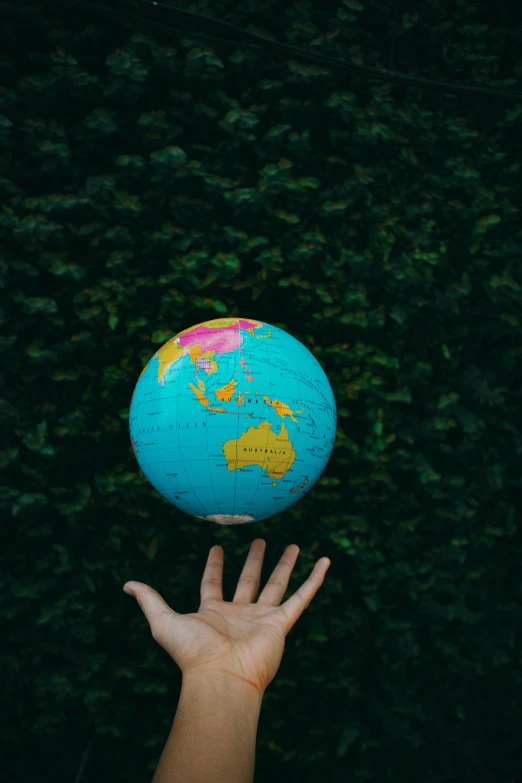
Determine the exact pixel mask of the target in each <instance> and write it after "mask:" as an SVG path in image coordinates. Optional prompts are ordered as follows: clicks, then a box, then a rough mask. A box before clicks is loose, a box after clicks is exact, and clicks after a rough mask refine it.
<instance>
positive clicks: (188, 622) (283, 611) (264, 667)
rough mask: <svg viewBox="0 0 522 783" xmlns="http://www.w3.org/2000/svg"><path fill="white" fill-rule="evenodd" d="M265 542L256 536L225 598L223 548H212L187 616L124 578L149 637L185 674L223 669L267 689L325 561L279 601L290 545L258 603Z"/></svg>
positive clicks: (291, 558) (293, 548) (293, 553)
mask: <svg viewBox="0 0 522 783" xmlns="http://www.w3.org/2000/svg"><path fill="white" fill-rule="evenodd" d="M265 548H266V542H265V541H264V540H263V539H262V538H258V539H256V540H255V541H254V542H253V543H252V545H251V547H250V552H249V554H248V557H247V559H246V562H245V565H244V567H243V571H242V572H241V576H240V578H239V582H238V585H237V588H236V592H235V594H234V598H233V599H232V601H231V602H230V601H224V600H223V561H224V552H223V548H222V547H221V546H213V547H212V548H211V550H210V553H209V556H208V559H207V564H206V567H205V571H204V573H203V579H202V581H201V591H200V596H201V603H200V606H199V609H198V611H197V612H195V613H191V614H178V613H177V612H175V611H174V610H173V609H171V608H170V606H168V604H167V603H166V602H165V601H164V600H163V598H162V597H161V596H160V595H159V593H157V592H156V590H154V589H153V588H152V587H149V586H148V585H146V584H144V583H143V582H127V583H126V584H125V585H124V588H123V589H124V590H125V592H128V593H129V594H130V595H133V596H134V597H135V598H136V600H137V601H138V603H139V605H140V606H141V609H142V610H143V613H144V615H145V617H146V618H147V621H148V623H149V626H150V629H151V633H152V637H153V639H154V640H155V641H156V642H158V644H160V645H161V647H163V649H164V650H166V651H167V652H168V654H169V655H170V656H171V658H172V659H173V660H174V661H175V662H176V663H177V664H178V666H179V667H180V669H181V671H182V674H183V675H184V676H185V675H193V674H205V673H207V672H216V671H218V672H225V673H227V674H230V675H232V676H234V677H238V678H239V679H241V680H244V681H245V682H248V683H250V684H251V685H253V686H254V687H255V688H257V690H258V691H260V692H264V690H265V689H266V688H267V686H268V685H269V684H270V683H271V682H272V680H273V679H274V677H275V675H276V672H277V670H278V668H279V664H280V663H281V659H282V657H283V651H284V646H285V637H286V635H287V634H288V632H289V631H290V629H291V628H292V627H293V626H294V625H295V623H296V622H297V620H298V619H299V617H300V616H301V614H302V613H303V612H304V610H305V609H306V608H307V606H308V605H309V604H310V602H311V601H312V599H313V597H314V595H315V594H316V593H317V591H318V590H319V588H320V586H321V585H322V583H323V581H324V576H325V574H326V571H327V570H328V568H329V566H330V560H329V559H328V558H327V557H322V558H321V559H320V560H318V561H317V563H316V564H315V566H314V569H313V571H312V573H311V574H310V576H309V577H308V579H307V580H306V581H305V582H304V583H303V584H302V585H301V587H300V588H299V589H298V590H297V591H296V592H295V593H294V594H293V595H292V596H291V597H290V598H289V599H288V600H287V601H285V603H284V604H282V605H281V606H280V603H281V600H282V599H283V596H284V594H285V592H286V589H287V587H288V582H289V579H290V574H291V573H292V570H293V568H294V565H295V563H296V560H297V556H298V554H299V547H298V546H297V544H290V546H288V547H287V548H286V549H285V551H284V553H283V556H282V557H281V560H280V561H279V563H278V565H277V566H276V568H275V569H274V572H273V573H272V576H271V577H270V579H269V580H268V582H267V584H266V586H265V588H264V590H263V591H262V593H261V595H260V596H259V598H258V600H257V602H256V603H253V602H254V601H255V597H256V595H257V591H258V590H259V585H260V582H261V567H262V564H263V557H264V554H265Z"/></svg>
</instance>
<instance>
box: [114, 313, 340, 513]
mask: <svg viewBox="0 0 522 783" xmlns="http://www.w3.org/2000/svg"><path fill="white" fill-rule="evenodd" d="M336 423H337V411H336V407H335V399H334V395H333V392H332V388H331V386H330V384H329V382H328V378H327V377H326V375H325V373H324V371H323V369H322V367H321V365H320V364H319V362H318V361H317V359H316V358H315V357H314V356H313V355H312V354H311V353H310V351H309V350H308V349H307V348H306V347H305V346H304V345H303V344H302V343H300V342H299V341H298V340H296V339H295V338H294V337H292V336H291V335H289V334H287V333H286V332H284V331H282V330H281V329H278V328H277V327H275V326H271V325H270V324H267V323H263V321H257V320H254V319H251V318H218V319H216V320H213V321H205V322H204V323H201V324H197V326H192V327H191V328H190V329H185V330H184V331H182V332H179V334H177V335H176V336H175V337H172V338H171V339H170V340H168V341H167V342H166V343H165V345H163V346H162V347H161V348H160V349H159V351H156V353H155V354H154V356H153V357H152V358H151V360H150V361H149V362H148V364H147V365H146V367H145V368H144V369H143V371H142V373H141V375H140V377H139V379H138V382H137V384H136V387H135V389H134V392H133V395H132V400H131V406H130V417H129V424H130V435H131V443H132V448H133V451H134V455H135V457H136V459H137V461H138V464H139V466H140V468H141V470H142V471H143V473H144V474H145V476H146V477H147V479H148V480H149V481H150V483H151V484H152V485H153V486H154V487H155V488H156V489H157V490H158V492H159V493H160V494H161V495H163V497H164V498H166V499H167V500H168V501H169V502H170V503H172V504H173V505H174V506H176V507H177V508H179V509H181V510H182V511H184V512H186V513H187V514H191V515H192V516H194V517H196V518H197V519H204V520H209V521H211V522H217V523H218V524H221V525H236V524H241V523H249V522H257V521H259V520H261V519H266V518H267V517H270V516H272V515H273V514H277V513H279V512H280V511H284V509H286V508H288V506H290V505H292V503H295V502H296V501H297V500H299V498H301V497H303V495H304V494H305V493H306V492H308V491H309V490H310V489H311V487H313V485H314V484H315V482H316V481H317V479H318V478H319V477H320V475H321V473H322V472H323V471H324V469H325V467H326V464H327V462H328V460H329V458H330V455H331V453H332V449H333V445H334V440H335V431H336Z"/></svg>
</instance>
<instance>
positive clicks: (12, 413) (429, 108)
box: [0, 0, 522, 783]
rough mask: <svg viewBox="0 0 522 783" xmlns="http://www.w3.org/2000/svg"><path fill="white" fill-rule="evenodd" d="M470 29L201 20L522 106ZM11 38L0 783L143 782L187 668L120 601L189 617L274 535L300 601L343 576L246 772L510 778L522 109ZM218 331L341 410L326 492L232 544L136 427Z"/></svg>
mask: <svg viewBox="0 0 522 783" xmlns="http://www.w3.org/2000/svg"><path fill="white" fill-rule="evenodd" d="M477 5H479V4H477ZM486 5H488V6H490V8H488V9H487V10H484V4H481V8H480V9H479V8H477V6H474V5H472V4H471V2H468V0H458V1H457V2H454V3H451V4H450V3H447V4H443V3H441V2H437V1H436V0H431V1H430V2H426V3H424V4H420V5H413V4H411V3H410V4H406V3H391V2H379V1H378V0H364V2H358V1H357V0H345V1H344V2H341V3H339V4H337V5H335V4H327V3H325V4H322V3H315V4H314V5H312V3H311V2H310V0H301V2H295V3H287V4H281V3H276V2H275V0H270V1H269V0H265V2H264V3H254V2H253V0H247V1H246V2H243V3H240V4H235V3H230V2H224V1H223V0H212V2H204V1H203V0H200V2H199V3H198V5H197V9H199V10H201V11H204V12H205V13H206V14H208V15H213V16H215V17H216V18H224V19H225V20H228V21H230V22H233V23H234V24H237V25H239V26H241V27H243V28H245V29H248V30H251V31H252V32H260V33H261V34H263V35H265V36H267V37H271V38H273V39H277V40H280V41H283V42H289V43H292V44H293V45H296V46H302V47H306V48H309V49H310V50H312V51H321V52H323V53H325V54H330V55H332V56H335V57H339V58H344V59H350V58H352V59H353V58H355V59H357V58H359V59H360V60H362V61H364V62H365V63H367V64H369V65H372V66H375V67H385V68H394V69H396V70H400V71H403V72H411V73H413V74H416V75H422V76H424V77H432V78H436V79H441V80H444V79H447V80H455V81H461V82H465V83H469V84H473V83H475V84H482V85H484V86H488V87H490V88H494V87H499V88H500V87H512V88H513V89H517V87H518V89H520V88H521V84H520V82H521V77H522V67H521V66H520V50H521V46H522V25H521V22H520V13H519V12H518V13H519V16H518V17H517V16H516V14H517V11H516V9H515V10H513V9H512V8H510V9H509V11H508V10H507V7H506V9H505V10H504V11H503V10H502V4H499V3H495V4H493V3H490V4H486ZM499 6H500V7H499ZM190 7H191V9H192V10H197V9H196V7H193V6H190ZM0 16H1V20H0V21H1V24H0V29H1V30H2V33H1V37H2V54H1V55H0V70H1V72H2V75H3V79H2V84H3V87H2V88H1V89H0V149H1V159H0V167H1V168H0V199H1V210H0V281H1V286H2V292H3V296H2V305H1V310H0V316H1V320H2V325H3V329H2V334H1V335H0V348H1V350H2V369H1V379H2V388H1V394H0V396H1V399H0V418H1V422H2V444H1V451H0V459H1V466H2V486H1V487H0V502H1V509H2V520H3V524H2V528H1V530H2V532H1V536H2V553H3V554H2V568H1V574H2V576H1V586H2V598H1V616H2V626H3V629H4V638H5V640H6V644H4V646H3V648H2V653H1V662H2V683H3V688H2V701H3V708H4V713H8V714H9V718H8V719H7V720H4V722H3V727H2V728H3V731H2V739H1V741H2V743H3V749H2V756H3V757H4V759H5V760H6V764H7V770H6V772H5V773H4V776H3V779H5V780H6V781H9V783H18V781H24V782H25V781H28V780H36V779H37V780H39V781H71V783H72V781H73V780H75V777H76V776H77V774H78V771H79V770H82V769H83V772H82V773H81V783H90V781H96V783H105V781H107V782H108V781H111V783H112V781H114V780H118V781H148V780H150V779H151V778H152V771H153V769H154V768H155V766H156V764H157V761H158V759H159V755H160V753H161V750H162V748H163V745H164V743H165V741H166V738H167V736H168V732H169V728H170V724H171V722H172V719H173V716H174V712H175V708H176V704H177V698H178V696H179V688H180V676H179V672H178V671H177V668H176V666H175V664H174V663H173V662H172V661H171V660H170V658H168V656H167V655H166V653H164V651H163V650H162V649H161V648H159V647H158V645H156V644H155V642H154V641H153V640H152V638H151V635H150V632H149V631H148V626H147V624H146V620H145V618H144V617H143V615H142V613H141V611H140V610H139V607H138V605H137V604H136V602H135V601H133V600H132V599H129V598H128V597H127V596H126V595H125V594H124V593H123V592H122V586H123V584H124V583H125V581H127V580H129V579H137V580H140V581H144V582H146V583H148V584H150V585H152V586H153V587H155V588H156V589H157V590H158V591H159V592H160V593H161V594H162V595H163V596H164V598H165V599H166V600H167V602H168V603H170V605H171V606H172V607H173V608H175V609H176V610H178V611H182V612H190V611H195V610H196V609H197V606H198V602H199V583H200V579H201V575H202V571H203V567H204V563H205V560H206V557H207V555H208V550H209V548H210V547H211V546H212V545H213V544H215V543H220V544H222V545H223V546H224V549H225V572H226V573H225V598H227V597H231V595H232V594H233V589H234V584H235V581H236V580H237V577H238V575H239V573H240V570H241V568H242V565H243V560H244V557H245V554H246V552H247V550H248V548H249V546H250V543H251V542H252V540H253V539H254V538H256V537H263V538H265V539H266V540H267V544H268V545H267V554H266V562H265V567H264V569H263V578H264V579H265V580H266V579H267V578H268V576H269V575H270V573H271V570H272V569H273V567H274V566H275V564H276V562H277V560H278V559H279V557H280V555H281V553H282V551H283V549H284V547H285V546H286V545H287V544H289V543H292V542H295V543H297V544H299V546H300V547H301V554H300V556H299V559H298V563H297V566H296V568H295V572H294V574H293V576H292V580H291V584H290V589H291V592H293V590H295V589H296V588H297V587H298V586H299V584H300V583H301V582H302V581H303V580H304V579H305V578H306V577H307V575H308V574H309V572H310V571H311V569H312V567H313V564H314V563H315V561H316V560H317V559H318V558H319V557H321V556H325V555H326V556H328V557H330V558H331V560H332V565H331V568H330V570H329V572H328V574H327V577H326V580H325V583H324V585H323V587H322V588H321V590H320V592H319V593H318V595H317V597H316V598H315V599H314V601H313V603H312V604H311V606H310V608H309V609H308V610H307V611H306V612H305V614H304V616H303V618H302V619H301V620H300V621H299V623H298V624H297V625H296V627H295V628H294V629H293V630H292V632H291V633H290V635H289V638H288V642H287V649H286V652H285V656H284V658H283V663H282V666H281V669H280V672H279V674H278V676H277V677H276V679H275V680H274V682H273V684H272V685H271V686H270V688H269V689H268V691H267V693H266V696H265V701H264V706H263V710H262V714H261V722H260V728H259V735H258V753H257V764H256V770H257V772H256V780H259V781H266V780H271V779H274V777H277V776H278V775H279V776H280V778H281V779H284V780H286V781H289V782H290V783H291V782H293V781H303V782H304V781H306V783H312V781H314V782H315V781H325V782H326V781H333V782H334V783H341V781H342V783H345V781H354V782H355V781H366V780H371V781H376V783H384V781H389V780H397V781H401V783H404V781H415V783H418V781H427V782H428V783H451V782H452V781H459V783H471V782H473V783H478V782H480V783H493V781H500V780H502V781H503V783H516V781H519V780H520V779H521V778H522V754H521V751H520V725H521V708H522V676H521V663H522V655H521V649H522V647H521V628H522V609H521V606H522V604H521V598H522V589H521V586H520V578H519V573H520V566H521V563H522V540H521V529H520V525H521V523H520V511H519V509H520V506H521V500H522V498H521V488H522V480H521V461H520V455H521V453H522V430H521V419H520V408H521V392H520V379H521V377H522V347H521V337H522V330H521V323H520V317H521V301H522V288H521V285H522V275H521V263H520V262H521V257H522V229H521V215H520V212H521V207H522V194H521V188H520V181H521V157H522V155H521V145H520V137H521V120H522V105H521V104H518V105H517V104H515V105H506V104H505V103H502V102H499V103H498V105H497V103H495V105H493V104H489V103H487V101H485V100H484V99H483V98H481V99H475V98H473V97H466V98H464V97H459V98H457V97H455V96H451V95H448V94H437V93H432V92H430V93H429V94H428V93H426V94H423V92H422V90H418V89H417V88H412V87H406V86H397V85H389V84H385V83H384V84H373V83H371V82H369V81H366V80H364V79H362V78H360V77H355V76H354V77H347V76H346V75H345V74H339V73H336V72H334V71H330V70H328V69H326V68H322V67H318V66H312V65H305V64H302V63H299V62H297V61H290V62H288V63H285V62H281V61H280V60H275V59H273V58H271V56H270V54H269V53H263V54H261V53H260V54H254V53H252V52H245V51H242V50H239V49H238V50H230V49H223V50H221V49H220V47H219V46H216V47H210V46H208V45H205V44H202V43H201V42H198V41H195V40H193V39H191V38H190V37H189V35H187V36H186V37H183V35H178V36H177V37H175V36H174V37H173V36H166V37H165V36H162V35H160V34H158V36H157V37H156V36H151V35H149V34H144V33H140V32H138V31H137V30H134V29H131V28H130V27H129V26H127V25H125V24H122V23H118V22H116V21H114V22H111V21H110V20H105V21H103V20H100V19H99V18H98V17H96V18H94V17H93V18H90V17H89V15H88V13H87V12H85V11H80V10H78V9H77V8H75V7H74V6H72V5H70V4H67V3H61V2H46V3H43V2H40V3H37V2H35V3H24V2H15V0H11V2H2V3H0ZM222 313H223V314H224V313H226V314H228V315H242V316H245V317H251V318H259V319H262V320H264V321H267V322H269V323H273V324H276V325H278V326H280V327H282V328H285V329H287V330H288V331H289V332H291V333H292V334H294V335H295V336H296V337H297V338H298V339H300V340H302V342H303V343H305V344H306V345H307V346H308V347H309V348H310V350H311V351H312V352H313V353H314V354H315V356H317V358H318V360H319V361H320V362H321V364H322V365H323V367H324V368H325V371H326V372H327V374H328V376H329V378H330V380H331V382H332V386H333V388H334V392H335V395H336V399H337V404H338V413H339V420H338V432H337V442H336V447H335V449H334V452H333V455H332V459H331V461H330V463H329V465H328V467H327V469H326V471H325V474H324V476H323V477H322V479H321V480H320V481H319V482H318V484H317V485H316V486H315V487H314V489H313V490H312V491H311V492H310V493H309V494H308V495H307V496H306V497H305V498H304V499H303V500H302V501H301V502H300V503H298V504H297V505H295V506H293V507H292V508H291V509H290V510H289V511H288V513H286V514H284V515H282V516H281V517H280V518H277V517H275V518H272V519H270V520H268V521H266V522H261V523H259V524H256V525H254V526H244V527H234V528H221V527H219V526H217V525H213V524H201V523H196V522H194V521H193V520H191V519H190V518H189V517H186V516H185V515H183V514H181V513H180V512H178V511H177V510H176V509H175V508H173V507H172V506H170V505H169V504H168V503H167V502H166V501H165V500H163V498H161V497H160V496H159V495H158V493H156V492H155V491H154V490H153V489H152V487H151V485H150V484H149V483H148V482H147V481H146V479H145V478H144V476H143V474H141V472H140V471H139V469H138V466H137V463H136V461H135V459H134V456H133V453H132V449H131V445H130V440H129V434H128V411H129V403H130V398H131V395H132V391H133V388H134V385H135V383H136V381H137V379H138V376H139V373H140V372H141V369H142V368H143V366H144V364H145V363H146V362H147V361H148V360H149V358H150V357H151V356H152V354H153V353H154V352H155V351H156V350H157V349H158V347H159V346H160V345H161V344H163V343H164V342H165V341H166V340H167V339H168V338H169V336H171V335H172V334H174V333H176V332H177V331H179V330H181V329H184V328H186V327H188V326H190V325H192V324H195V323H199V322H201V321H204V320H207V319H210V318H214V317H216V314H222ZM93 737H95V739H94V744H92V745H91V740H92V738H93ZM86 750H87V754H86V763H85V766H84V767H82V763H83V762H82V759H83V754H84V751H86Z"/></svg>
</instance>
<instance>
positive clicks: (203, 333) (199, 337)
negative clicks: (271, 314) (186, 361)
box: [178, 319, 260, 353]
mask: <svg viewBox="0 0 522 783" xmlns="http://www.w3.org/2000/svg"><path fill="white" fill-rule="evenodd" d="M259 326H260V323H259V322H258V321H244V320H241V319H238V321H237V323H235V324H227V326H216V327H209V326H205V325H204V324H200V325H199V326H195V327H194V329H191V330H190V331H189V332H187V333H186V334H182V335H180V337H179V338H178V344H179V345H181V346H182V347H183V348H184V347H189V346H191V345H201V353H207V351H215V352H216V353H229V352H230V351H235V350H237V349H238V348H239V346H240V345H241V343H242V339H241V334H240V331H239V330H240V329H244V330H247V329H258V328H259Z"/></svg>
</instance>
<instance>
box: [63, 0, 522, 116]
mask: <svg viewBox="0 0 522 783" xmlns="http://www.w3.org/2000/svg"><path fill="white" fill-rule="evenodd" d="M110 1H111V2H112V3H113V4H114V2H118V3H120V4H123V5H125V6H127V8H129V7H130V0H110ZM67 2H68V3H71V2H72V3H74V4H75V5H79V6H82V7H84V8H86V9H89V10H91V11H98V12H99V13H101V14H103V15H105V16H109V17H113V18H117V19H123V20H125V21H126V22H129V23H133V24H136V23H137V22H138V23H140V25H142V26H143V27H146V28H149V29H155V30H157V29H160V30H162V31H167V32H169V33H181V34H183V35H188V36H189V37H191V38H194V39H202V40H204V41H209V42H214V43H219V44H221V45H222V46H227V47H233V48H235V49H247V50H249V51H253V52H257V53H259V52H260V51H263V50H267V51H270V52H272V53H273V55H274V56H275V57H279V58H281V59H285V60H289V59H291V60H302V61H304V62H309V63H314V64H317V65H322V66H324V67H325V68H330V69H337V70H343V71H349V72H352V73H355V74H358V75H365V76H366V77H367V78H369V79H373V80H376V81H388V82H395V83H399V84H413V85H415V86H417V87H422V88H426V89H431V90H437V91H439V92H448V93H464V94H470V95H486V96H488V97H490V98H503V99H507V100H512V101H522V93H519V92H513V91H511V90H489V89H487V88H485V87H478V86H475V85H471V84H455V83H450V82H440V81H435V80H433V79H424V78H422V77H417V76H410V75H407V74H403V73H400V72H399V71H390V70H387V69H385V68H372V67H371V66H368V65H358V64H356V63H352V62H346V61H344V60H338V59H336V58H335V57H329V56H328V55H322V54H316V53H315V52H310V51H307V50H306V49H302V48H301V47H298V46H291V45H289V44H281V43H278V42H277V41H270V40H268V39H266V38H263V37H262V36H261V35H257V34H256V33H250V32H247V31H246V30H242V29H241V28H240V27H237V26H236V25H233V24H231V23H230V22H223V21H220V20H218V19H213V18H212V17H210V16H206V15H205V14H201V13H195V12H194V11H187V10H186V9H184V8H177V7H175V6H171V5H166V4H165V3H160V2H156V1H155V0H135V3H134V5H133V7H135V5H136V3H137V4H138V5H139V6H143V7H144V8H150V10H151V11H152V12H156V13H157V12H158V9H165V10H166V11H168V12H169V14H170V15H171V16H172V18H173V20H176V21H178V20H184V21H189V22H191V24H192V25H193V26H191V28H190V29H188V30H187V29H186V28H179V27H171V26H170V25H165V24H164V23H163V22H160V21H154V19H152V18H145V17H142V16H139V15H138V14H135V13H128V11H120V10H117V9H116V8H114V7H108V4H107V0H106V2H104V3H103V4H100V3H95V2H92V1H91V0H67ZM212 27H214V28H217V29H218V30H219V31H222V33H223V34H224V35H229V36H230V35H232V34H233V35H234V36H235V38H230V37H228V38H221V37H218V36H215V35H212V34H209V33H205V32H202V29H201V28H203V29H205V28H207V29H209V28H212Z"/></svg>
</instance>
